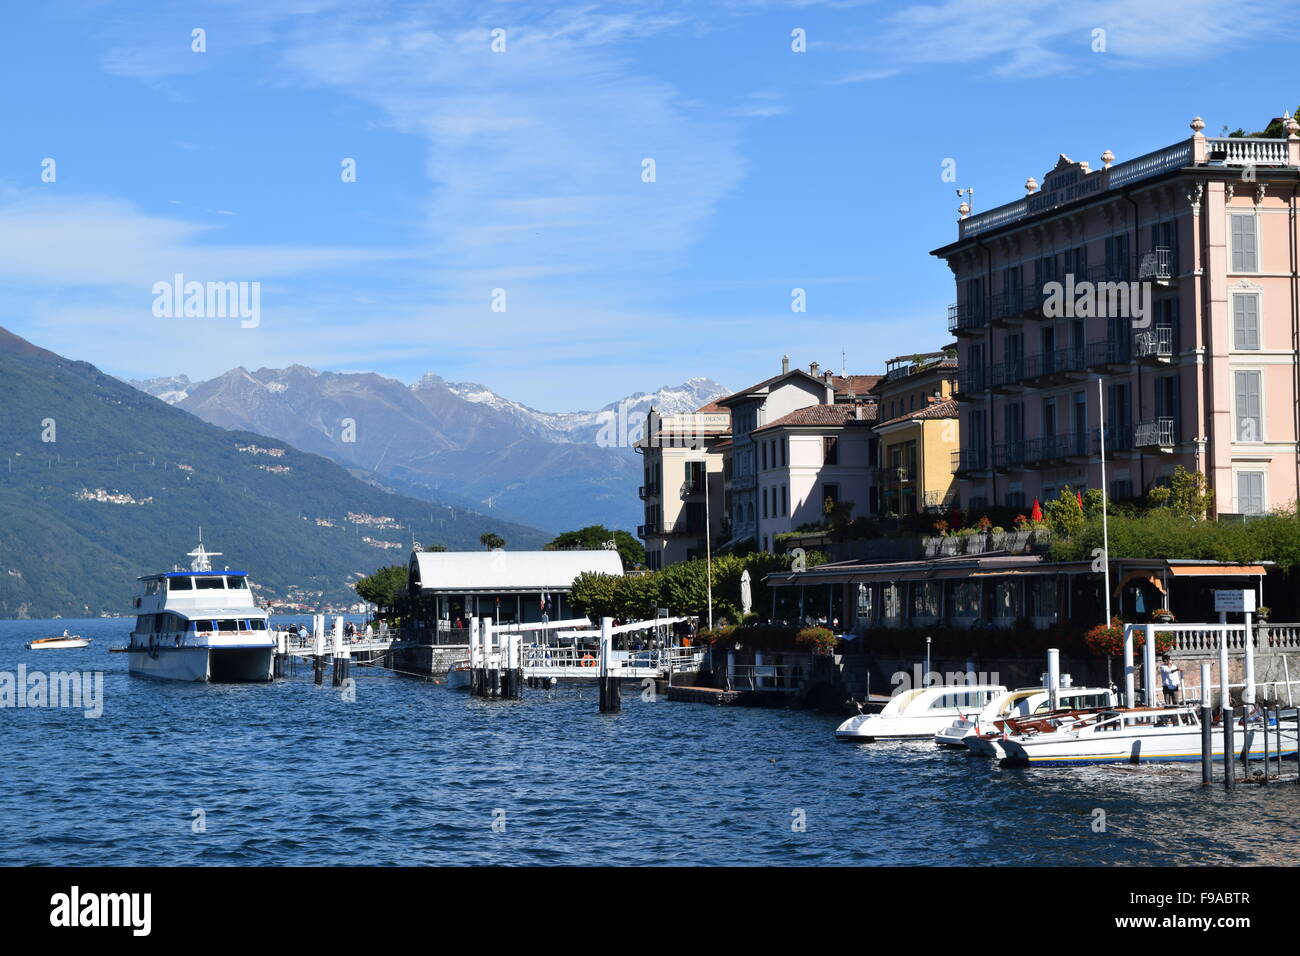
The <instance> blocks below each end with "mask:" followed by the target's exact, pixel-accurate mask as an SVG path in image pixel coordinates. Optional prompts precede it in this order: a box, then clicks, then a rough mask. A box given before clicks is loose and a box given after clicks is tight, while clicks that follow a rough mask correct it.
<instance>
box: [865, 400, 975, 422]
mask: <svg viewBox="0 0 1300 956" xmlns="http://www.w3.org/2000/svg"><path fill="white" fill-rule="evenodd" d="M956 417H957V401H956V399H952V398H949V399H946V400H945V401H942V402H935V403H934V404H933V405H926V406H925V407H924V408H918V409H917V410H916V411H914V412H908V413H907V414H906V415H899V416H898V417H897V418H891V419H890V420H889V421H887V422H880V423H879V424H880V425H896V424H897V423H898V422H907V421H929V420H930V419H934V418H956Z"/></svg>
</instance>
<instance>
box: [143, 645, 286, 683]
mask: <svg viewBox="0 0 1300 956" xmlns="http://www.w3.org/2000/svg"><path fill="white" fill-rule="evenodd" d="M127 658H128V661H129V668H130V673H131V675H132V676H133V677H151V678H154V679H155V680H179V681H211V682H215V683H256V682H264V681H269V680H271V679H272V677H273V674H274V662H275V647H274V645H268V646H266V647H221V648H214V647H168V648H158V649H156V650H155V651H154V652H153V653H150V652H149V651H148V650H133V651H128V652H127Z"/></svg>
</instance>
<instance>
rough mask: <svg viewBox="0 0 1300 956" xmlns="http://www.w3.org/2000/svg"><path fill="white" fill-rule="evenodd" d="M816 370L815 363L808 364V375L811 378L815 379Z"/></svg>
mask: <svg viewBox="0 0 1300 956" xmlns="http://www.w3.org/2000/svg"><path fill="white" fill-rule="evenodd" d="M817 369H818V365H817V363H816V362H809V363H808V374H809V375H811V376H813V377H814V378H816V377H817Z"/></svg>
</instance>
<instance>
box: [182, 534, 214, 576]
mask: <svg viewBox="0 0 1300 956" xmlns="http://www.w3.org/2000/svg"><path fill="white" fill-rule="evenodd" d="M187 557H190V558H193V559H194V560H193V561H191V562H190V570H191V571H211V570H212V561H211V560H210V559H212V558H219V557H221V552H220V551H208V550H207V549H206V548H204V547H203V526H202V525H199V546H198V547H197V548H195V549H194V550H193V551H191V552H190V553H189V554H188V555H187Z"/></svg>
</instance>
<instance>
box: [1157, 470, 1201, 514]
mask: <svg viewBox="0 0 1300 956" xmlns="http://www.w3.org/2000/svg"><path fill="white" fill-rule="evenodd" d="M1147 501H1149V502H1150V503H1151V504H1152V505H1154V506H1155V507H1158V508H1168V509H1169V510H1170V511H1172V512H1173V513H1174V514H1177V515H1182V516H1183V517H1185V518H1197V519H1200V518H1204V517H1205V515H1206V514H1207V513H1208V512H1209V510H1210V509H1211V508H1212V507H1214V492H1213V491H1211V490H1210V489H1209V487H1208V485H1207V483H1206V480H1205V475H1203V474H1201V473H1200V472H1199V471H1188V470H1187V469H1186V468H1184V467H1183V466H1182V465H1179V466H1178V467H1177V468H1175V469H1174V474H1173V477H1171V478H1170V479H1169V484H1168V485H1156V486H1155V487H1154V488H1152V489H1151V490H1150V491H1148V492H1147Z"/></svg>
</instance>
